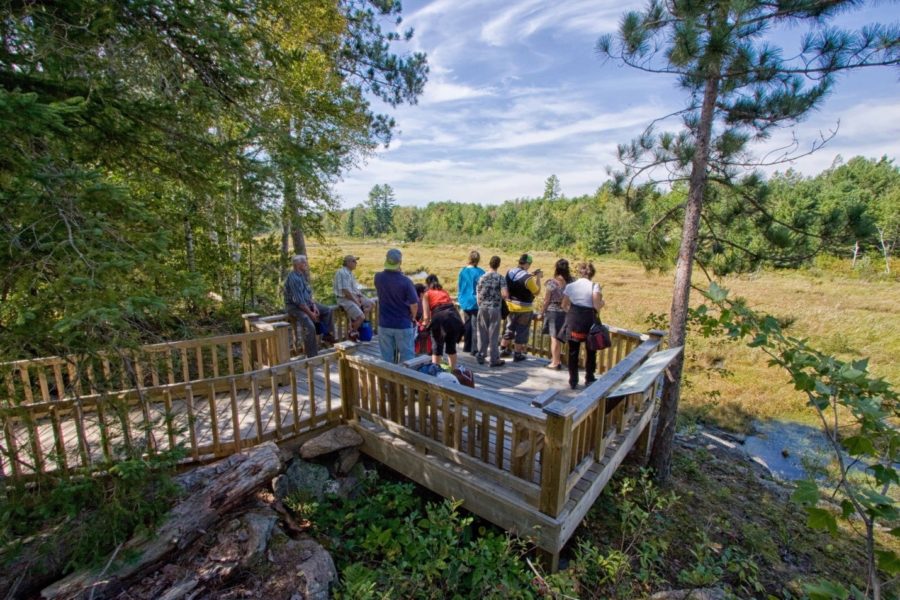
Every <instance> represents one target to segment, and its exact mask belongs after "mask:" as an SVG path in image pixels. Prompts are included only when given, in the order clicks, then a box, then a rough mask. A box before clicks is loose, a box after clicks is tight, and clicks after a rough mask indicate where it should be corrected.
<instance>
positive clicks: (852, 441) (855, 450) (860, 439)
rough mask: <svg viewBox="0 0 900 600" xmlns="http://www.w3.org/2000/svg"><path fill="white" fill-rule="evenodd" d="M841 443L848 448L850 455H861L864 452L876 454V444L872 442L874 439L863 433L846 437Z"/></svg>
mask: <svg viewBox="0 0 900 600" xmlns="http://www.w3.org/2000/svg"><path fill="white" fill-rule="evenodd" d="M841 445H842V446H843V447H844V448H845V449H846V450H847V452H848V453H849V454H850V456H860V455H863V454H866V455H869V456H871V455H873V454H875V445H874V444H873V443H872V440H871V439H869V438H867V437H865V436H862V435H853V436H850V437H848V438H844V439H843V440H842V441H841Z"/></svg>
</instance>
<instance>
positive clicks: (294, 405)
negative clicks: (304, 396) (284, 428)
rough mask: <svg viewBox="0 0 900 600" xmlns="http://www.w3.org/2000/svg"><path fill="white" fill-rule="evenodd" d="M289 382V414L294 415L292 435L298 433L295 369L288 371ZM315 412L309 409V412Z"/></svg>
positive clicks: (298, 415) (297, 399)
mask: <svg viewBox="0 0 900 600" xmlns="http://www.w3.org/2000/svg"><path fill="white" fill-rule="evenodd" d="M288 376H289V382H290V386H291V412H292V413H293V415H294V422H293V423H292V424H291V425H292V426H293V430H294V433H295V434H296V433H299V432H300V399H299V398H298V397H297V369H296V368H291V369H290V370H289V371H288ZM313 410H315V409H314V408H312V407H311V408H310V411H313Z"/></svg>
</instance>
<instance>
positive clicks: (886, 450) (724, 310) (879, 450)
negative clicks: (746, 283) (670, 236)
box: [693, 284, 900, 597]
mask: <svg viewBox="0 0 900 600" xmlns="http://www.w3.org/2000/svg"><path fill="white" fill-rule="evenodd" d="M705 295H706V298H707V299H708V300H709V302H710V303H711V304H712V307H713V308H712V309H710V307H708V306H706V305H702V306H700V307H699V308H697V309H696V310H695V311H694V313H693V320H694V321H695V322H696V323H697V324H698V325H699V327H700V329H701V331H702V332H703V333H704V335H707V336H711V335H727V336H728V337H729V338H731V339H735V340H744V341H746V343H747V344H748V345H749V346H750V347H754V348H759V349H760V350H761V351H763V352H764V353H766V354H767V355H768V356H769V358H770V361H769V364H770V365H772V366H777V367H780V368H781V369H783V370H784V371H785V372H786V373H787V374H788V376H789V378H790V382H791V383H792V384H793V386H794V388H795V389H796V390H798V391H800V392H801V393H803V394H804V395H805V396H806V398H807V404H808V406H809V407H810V408H812V409H813V410H814V411H815V412H816V414H817V415H818V416H819V418H820V421H821V424H822V429H823V432H824V433H825V436H826V438H827V439H828V441H829V442H830V444H831V446H832V449H833V452H834V460H835V462H836V464H837V466H838V473H837V477H836V479H835V481H833V482H832V485H833V486H834V488H835V492H834V494H839V495H838V496H837V498H838V499H839V500H840V511H837V512H836V511H835V510H834V509H833V508H832V507H831V506H830V505H828V504H826V503H825V502H824V499H823V495H822V493H821V491H820V485H821V484H820V482H817V481H815V480H809V481H804V482H801V483H800V484H799V485H798V487H797V489H796V491H795V492H794V495H793V500H794V501H795V502H797V503H798V504H799V505H800V506H802V507H803V509H804V510H805V511H806V513H807V516H808V523H809V525H810V527H813V528H815V529H823V530H827V531H829V532H831V533H832V534H836V533H837V532H838V521H839V520H843V521H846V522H851V521H854V520H859V521H860V522H861V523H862V524H863V525H864V529H863V531H862V532H861V536H862V538H863V542H864V544H865V548H866V551H867V555H868V561H869V564H868V573H867V577H868V581H869V585H870V588H871V592H870V593H871V594H873V596H874V597H880V593H881V591H880V577H879V570H880V571H881V572H884V573H886V574H887V575H888V576H890V577H893V576H895V575H896V574H897V573H898V572H900V568H898V563H900V561H898V557H897V555H896V553H895V552H894V551H893V550H891V549H889V548H888V549H879V550H877V551H876V550H875V546H874V530H875V528H876V526H881V525H884V526H888V527H893V526H894V525H895V524H896V522H897V519H898V517H900V512H898V505H897V500H896V497H897V493H896V491H897V488H898V483H900V478H898V473H897V471H896V465H897V459H898V449H900V432H898V431H897V428H896V422H897V419H898V417H900V402H898V401H900V397H898V394H897V393H896V392H895V391H894V390H893V388H892V386H891V385H890V384H889V383H888V382H886V381H885V380H883V379H881V378H877V377H872V376H870V375H869V373H868V366H869V365H868V359H865V358H863V359H856V360H850V361H844V360H840V359H838V358H835V357H834V356H831V355H829V354H826V353H823V352H821V351H819V350H816V349H815V348H812V347H810V346H809V345H808V344H807V342H806V341H805V340H803V339H798V338H795V337H792V336H789V335H787V334H786V333H785V332H784V329H783V327H782V325H781V323H779V321H778V319H776V318H774V317H772V316H770V315H764V314H758V313H756V312H754V311H752V310H751V309H749V308H748V307H747V306H746V305H745V303H744V302H743V301H742V300H740V299H738V300H730V299H729V298H728V292H727V290H725V289H724V288H722V287H720V286H718V285H716V284H712V285H711V286H710V288H709V290H708V291H707V292H706V294H705ZM847 421H849V423H847ZM848 425H849V427H848ZM857 465H858V466H859V467H862V471H861V472H860V470H859V468H856V467H857ZM892 531H897V530H892Z"/></svg>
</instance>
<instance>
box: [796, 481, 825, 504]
mask: <svg viewBox="0 0 900 600" xmlns="http://www.w3.org/2000/svg"><path fill="white" fill-rule="evenodd" d="M791 500H792V501H794V502H796V503H797V504H803V505H810V506H814V505H815V504H816V502H818V501H819V486H817V485H816V482H815V481H810V480H808V479H807V480H803V481H798V482H797V489H796V490H794V493H793V494H791Z"/></svg>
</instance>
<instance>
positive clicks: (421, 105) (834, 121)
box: [335, 0, 900, 207]
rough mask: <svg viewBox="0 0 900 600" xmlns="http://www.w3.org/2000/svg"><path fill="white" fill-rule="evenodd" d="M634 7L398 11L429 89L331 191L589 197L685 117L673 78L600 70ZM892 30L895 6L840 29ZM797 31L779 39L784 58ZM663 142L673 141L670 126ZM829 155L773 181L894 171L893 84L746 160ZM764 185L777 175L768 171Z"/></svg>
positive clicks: (891, 76)
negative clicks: (863, 166)
mask: <svg viewBox="0 0 900 600" xmlns="http://www.w3.org/2000/svg"><path fill="white" fill-rule="evenodd" d="M643 6H644V3H643V2H636V1H634V0H620V1H612V0H515V1H512V0H431V1H425V0H415V1H414V0H405V1H404V2H403V25H402V27H412V28H413V29H414V30H415V35H414V37H413V39H412V40H411V41H410V42H409V43H406V44H398V45H396V46H395V51H398V52H404V51H422V52H425V53H426V54H427V55H428V62H429V66H430V74H429V81H428V83H427V84H426V85H425V92H424V94H423V95H422V96H421V98H420V99H419V102H418V103H417V104H415V105H411V106H409V105H406V106H400V107H397V108H390V107H379V106H377V105H375V108H376V110H378V111H380V112H381V111H384V112H387V113H388V114H390V115H392V116H393V117H394V118H395V120H396V122H397V129H396V132H395V135H394V138H393V140H392V141H391V143H390V145H389V146H388V147H387V148H383V147H382V148H379V149H378V150H377V151H376V152H375V153H374V154H373V155H372V156H370V157H369V159H368V160H367V161H366V163H365V164H364V165H361V166H360V168H358V169H354V170H352V171H349V172H347V173H346V174H345V176H344V178H343V180H342V181H341V182H340V183H338V184H337V185H336V187H335V191H336V192H337V193H338V195H339V197H340V198H341V203H342V206H344V207H351V206H355V205H357V204H360V203H362V202H364V201H365V200H366V198H367V196H368V192H369V190H371V189H372V187H373V186H374V185H376V184H389V185H390V186H391V187H392V188H393V189H394V194H395V198H396V200H397V203H398V204H400V205H403V206H424V205H426V204H428V203H429V202H435V201H443V200H452V201H456V202H475V203H478V204H498V203H501V202H503V201H505V200H510V199H514V198H525V197H538V196H541V195H542V194H543V191H544V183H545V181H546V179H547V178H548V177H549V176H550V175H552V174H555V175H556V176H557V177H558V178H559V181H560V184H561V189H562V192H563V194H564V195H566V196H578V195H581V194H588V193H592V192H594V191H595V190H596V189H597V188H598V187H599V186H600V185H601V184H603V182H604V181H606V180H607V179H609V176H608V174H607V168H608V167H611V168H613V169H615V168H617V167H618V166H619V165H618V163H617V159H616V146H617V145H618V144H621V143H627V142H629V141H630V140H632V139H633V138H635V137H636V136H637V135H639V134H640V133H641V131H643V130H644V128H645V127H647V126H648V125H649V124H650V123H651V121H653V120H654V119H656V118H658V117H660V116H663V115H666V114H669V113H671V112H673V111H675V110H678V109H680V108H683V107H684V105H685V102H686V100H687V96H686V95H685V94H684V92H682V91H681V90H679V89H677V87H676V82H675V80H674V79H673V78H671V77H670V76H666V75H657V74H648V73H644V72H639V71H636V70H634V69H630V68H628V67H624V66H622V65H620V64H617V63H615V62H611V61H606V62H604V61H603V60H602V59H601V58H600V57H599V56H598V55H597V53H596V52H595V50H594V45H595V43H596V41H597V38H598V37H599V36H601V35H603V34H605V33H613V32H615V30H616V28H617V27H618V23H619V19H620V18H621V16H622V14H623V13H624V12H625V11H627V10H640V9H641V8H642V7H643ZM897 21H900V3H897V2H892V1H888V2H879V3H875V4H873V5H872V6H869V7H868V8H866V9H865V10H862V11H856V12H854V13H852V14H851V15H844V16H843V17H842V18H841V21H840V22H839V23H840V24H842V25H845V26H848V27H849V26H859V25H861V24H864V23H871V22H882V23H891V22H892V23H896V22H897ZM804 32H805V29H800V28H795V29H793V30H788V31H781V32H777V33H776V35H778V39H779V40H784V48H785V54H790V51H792V50H795V49H796V47H797V43H798V40H799V38H800V37H801V35H802V34H803V33H804ZM669 129H670V130H677V123H674V122H671V123H670V125H669ZM835 130H836V131H837V134H836V135H835V136H834V137H833V139H831V140H830V141H829V142H828V144H827V145H825V147H824V148H823V149H821V150H819V151H817V152H815V153H813V154H812V155H810V156H807V157H804V158H800V159H798V160H796V161H794V162H792V163H791V164H784V165H781V166H779V167H778V168H777V170H781V171H785V170H787V169H788V168H793V169H795V170H797V171H800V172H801V173H804V174H806V175H815V174H816V173H819V172H820V171H822V170H823V169H826V168H828V167H829V166H831V165H832V163H833V162H834V161H835V159H836V157H838V156H841V157H843V158H844V159H845V160H846V159H849V158H851V157H853V156H857V155H863V156H866V157H873V158H879V157H881V156H882V155H887V156H888V157H889V158H897V157H900V70H898V69H897V68H896V67H894V68H884V67H879V68H869V69H862V70H859V71H857V72H853V73H847V74H844V75H842V76H840V77H839V78H838V80H837V84H836V86H835V89H834V91H833V92H832V93H831V95H830V96H829V97H828V98H827V99H826V100H825V102H824V103H823V104H822V105H821V107H820V108H819V109H818V110H817V111H815V112H814V113H812V114H811V115H809V116H808V117H807V118H806V119H805V120H804V121H802V122H801V123H800V124H798V125H797V126H795V127H793V128H790V129H783V130H779V131H777V132H776V133H775V134H774V135H773V136H772V137H771V139H769V140H766V141H765V142H762V143H760V144H758V145H756V146H754V148H753V150H754V152H755V153H756V154H757V155H760V156H762V155H766V154H767V153H768V152H770V151H771V150H773V149H774V148H780V147H783V146H785V145H788V144H791V143H792V142H793V141H794V140H796V144H797V146H796V148H798V151H799V152H801V153H802V152H804V151H805V150H807V149H808V148H810V146H811V145H812V144H813V143H815V142H817V141H820V140H821V137H822V136H828V135H830V132H832V131H835ZM769 170H770V171H774V170H776V168H774V167H773V168H771V169H769Z"/></svg>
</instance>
